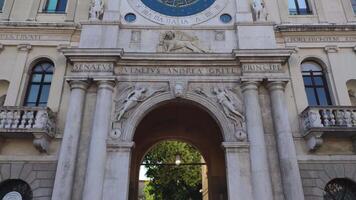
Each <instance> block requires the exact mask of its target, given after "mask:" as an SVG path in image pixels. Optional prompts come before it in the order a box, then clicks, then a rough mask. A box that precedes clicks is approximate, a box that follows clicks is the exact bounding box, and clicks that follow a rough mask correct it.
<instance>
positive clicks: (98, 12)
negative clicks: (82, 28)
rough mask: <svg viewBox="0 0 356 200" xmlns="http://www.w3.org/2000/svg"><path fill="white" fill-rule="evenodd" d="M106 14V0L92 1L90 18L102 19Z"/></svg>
mask: <svg viewBox="0 0 356 200" xmlns="http://www.w3.org/2000/svg"><path fill="white" fill-rule="evenodd" d="M103 14H104V1H102V0H94V1H93V2H92V3H91V7H90V10H89V19H90V20H93V21H95V20H101V19H102V17H103Z"/></svg>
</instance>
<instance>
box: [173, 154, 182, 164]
mask: <svg viewBox="0 0 356 200" xmlns="http://www.w3.org/2000/svg"><path fill="white" fill-rule="evenodd" d="M175 163H176V165H180V164H181V163H182V160H181V158H180V155H179V154H177V155H176V161H175Z"/></svg>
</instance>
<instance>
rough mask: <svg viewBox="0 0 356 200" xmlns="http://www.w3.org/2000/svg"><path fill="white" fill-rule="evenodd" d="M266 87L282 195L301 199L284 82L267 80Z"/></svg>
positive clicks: (299, 179)
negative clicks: (268, 93) (279, 168)
mask: <svg viewBox="0 0 356 200" xmlns="http://www.w3.org/2000/svg"><path fill="white" fill-rule="evenodd" d="M267 88H268V90H269V92H270V97H271V104H272V115H273V123H274V128H275V131H276V139H277V148H278V156H279V163H280V167H281V175H282V182H283V190H284V196H285V199H287V200H303V199H304V194H303V188H302V182H301V177H300V172H299V167H298V162H297V155H296V150H295V144H294V141H293V135H292V130H291V127H290V124H289V117H288V111H287V110H288V109H287V106H286V102H285V93H284V89H285V82H282V81H273V82H269V83H268V85H267Z"/></svg>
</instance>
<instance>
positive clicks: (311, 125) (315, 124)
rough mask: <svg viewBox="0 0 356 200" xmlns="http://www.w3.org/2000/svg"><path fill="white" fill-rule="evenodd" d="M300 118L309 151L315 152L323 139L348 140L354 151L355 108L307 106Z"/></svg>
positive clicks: (355, 136) (355, 133)
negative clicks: (350, 141) (351, 143)
mask: <svg viewBox="0 0 356 200" xmlns="http://www.w3.org/2000/svg"><path fill="white" fill-rule="evenodd" d="M300 118H301V124H302V127H303V128H304V133H303V137H304V139H305V140H306V142H307V145H308V148H309V150H310V151H315V150H317V149H318V148H319V147H320V146H321V145H322V144H323V138H325V137H336V138H350V139H352V141H353V144H354V145H353V146H354V151H355V150H356V149H355V147H356V146H355V142H356V107H355V106H309V107H307V108H306V109H305V110H304V111H303V112H302V113H301V115H300Z"/></svg>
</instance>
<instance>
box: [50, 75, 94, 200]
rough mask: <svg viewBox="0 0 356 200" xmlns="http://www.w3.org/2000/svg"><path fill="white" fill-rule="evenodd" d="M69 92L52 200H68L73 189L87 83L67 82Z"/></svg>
mask: <svg viewBox="0 0 356 200" xmlns="http://www.w3.org/2000/svg"><path fill="white" fill-rule="evenodd" d="M69 84H70V87H71V92H70V99H69V106H68V110H67V118H66V123H65V127H64V133H63V139H62V143H61V148H60V152H59V158H58V164H57V172H56V178H55V182H54V188H53V193H52V200H59V199H60V200H70V199H71V193H72V188H73V178H74V170H75V163H76V159H77V147H78V142H79V135H80V130H81V124H82V117H83V109H84V102H85V94H86V90H87V88H88V86H89V83H88V82H87V81H83V80H71V81H69Z"/></svg>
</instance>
